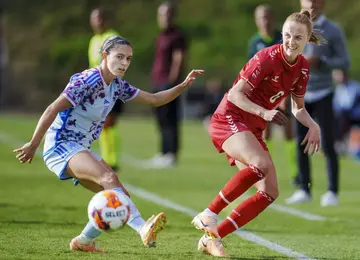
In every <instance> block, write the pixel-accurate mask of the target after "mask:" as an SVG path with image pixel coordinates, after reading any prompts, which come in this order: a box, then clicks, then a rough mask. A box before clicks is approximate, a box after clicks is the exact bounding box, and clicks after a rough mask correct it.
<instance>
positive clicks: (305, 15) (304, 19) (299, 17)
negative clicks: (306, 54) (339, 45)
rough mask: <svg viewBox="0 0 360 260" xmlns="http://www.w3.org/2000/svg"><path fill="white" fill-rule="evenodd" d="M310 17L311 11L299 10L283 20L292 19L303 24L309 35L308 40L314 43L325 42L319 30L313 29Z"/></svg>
mask: <svg viewBox="0 0 360 260" xmlns="http://www.w3.org/2000/svg"><path fill="white" fill-rule="evenodd" d="M311 18H312V16H311V13H310V12H309V11H308V10H301V12H299V13H293V14H291V15H289V16H288V17H287V18H286V20H285V22H288V21H294V22H296V23H300V24H304V25H305V26H306V28H307V29H308V32H309V35H310V39H309V42H310V43H314V44H316V45H321V44H323V43H325V42H326V40H325V39H324V38H323V37H322V36H321V31H313V25H312V21H311Z"/></svg>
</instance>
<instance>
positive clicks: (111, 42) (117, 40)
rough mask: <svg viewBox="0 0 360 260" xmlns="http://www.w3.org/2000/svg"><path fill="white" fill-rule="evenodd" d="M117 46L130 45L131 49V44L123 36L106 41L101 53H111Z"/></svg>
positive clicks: (112, 37)
mask: <svg viewBox="0 0 360 260" xmlns="http://www.w3.org/2000/svg"><path fill="white" fill-rule="evenodd" d="M117 45H128V46H130V47H131V44H130V42H129V41H128V40H126V39H125V38H124V37H121V36H110V37H108V38H106V40H105V41H104V42H103V44H102V46H101V48H100V53H102V52H106V53H109V52H110V51H111V50H112V49H113V48H115V46H117Z"/></svg>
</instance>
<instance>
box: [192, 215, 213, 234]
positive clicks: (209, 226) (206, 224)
mask: <svg viewBox="0 0 360 260" xmlns="http://www.w3.org/2000/svg"><path fill="white" fill-rule="evenodd" d="M191 223H192V224H193V225H194V226H195V228H197V229H199V230H202V231H204V232H205V233H206V234H207V235H208V236H210V237H213V238H218V237H219V232H218V230H217V218H216V216H211V215H207V214H206V213H204V212H201V213H199V214H197V215H196V216H195V217H194V219H193V220H192V221H191Z"/></svg>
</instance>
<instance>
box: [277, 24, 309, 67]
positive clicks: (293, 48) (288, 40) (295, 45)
mask: <svg viewBox="0 0 360 260" xmlns="http://www.w3.org/2000/svg"><path fill="white" fill-rule="evenodd" d="M282 34H283V49H284V54H285V56H286V58H287V59H288V60H289V61H295V60H296V58H297V56H298V55H299V54H300V53H302V51H303V50H304V47H305V44H306V43H307V42H308V41H309V33H308V30H307V27H306V25H305V24H300V23H297V22H294V21H287V22H285V24H284V26H283V31H282Z"/></svg>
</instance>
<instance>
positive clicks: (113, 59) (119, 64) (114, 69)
mask: <svg viewBox="0 0 360 260" xmlns="http://www.w3.org/2000/svg"><path fill="white" fill-rule="evenodd" d="M132 55H133V51H132V47H131V46H129V45H117V46H115V47H114V48H112V49H111V50H110V53H109V54H107V55H106V54H105V57H104V60H105V62H106V65H107V68H108V69H109V71H110V72H111V73H112V74H113V75H115V76H118V77H124V75H125V72H126V71H127V69H128V68H129V66H130V63H131V59H132Z"/></svg>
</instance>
